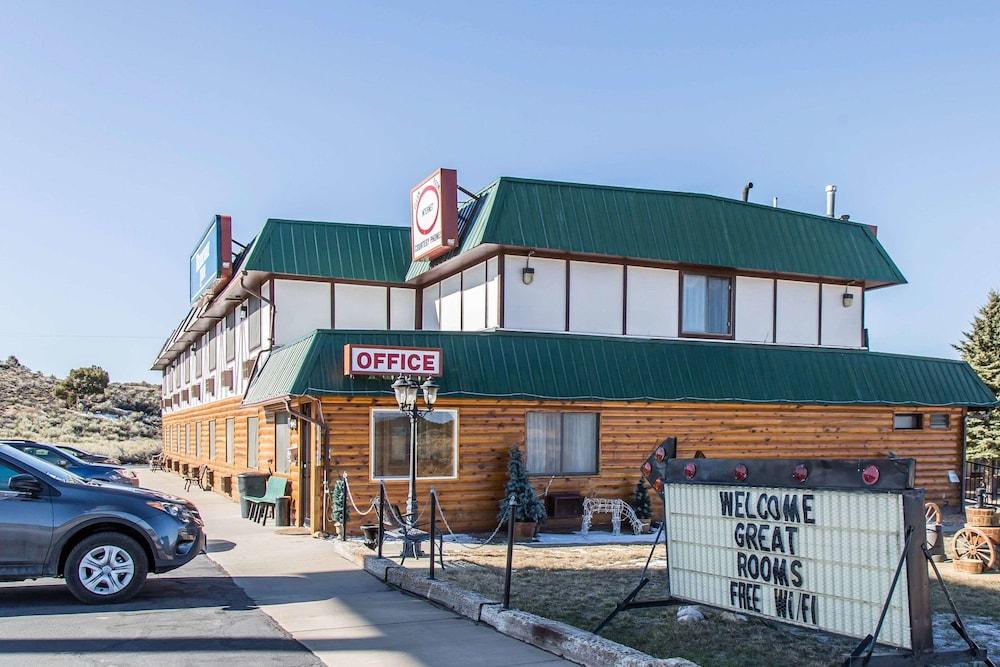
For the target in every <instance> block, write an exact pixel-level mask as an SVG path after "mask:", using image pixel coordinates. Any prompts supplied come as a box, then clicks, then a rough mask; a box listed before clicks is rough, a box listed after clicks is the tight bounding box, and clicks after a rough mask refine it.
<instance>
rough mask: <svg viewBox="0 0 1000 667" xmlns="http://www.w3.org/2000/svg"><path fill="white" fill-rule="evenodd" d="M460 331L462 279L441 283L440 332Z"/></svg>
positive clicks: (451, 277)
mask: <svg viewBox="0 0 1000 667" xmlns="http://www.w3.org/2000/svg"><path fill="white" fill-rule="evenodd" d="M461 330H462V277H461V275H454V276H450V277H448V278H445V279H444V280H442V281H441V331H461Z"/></svg>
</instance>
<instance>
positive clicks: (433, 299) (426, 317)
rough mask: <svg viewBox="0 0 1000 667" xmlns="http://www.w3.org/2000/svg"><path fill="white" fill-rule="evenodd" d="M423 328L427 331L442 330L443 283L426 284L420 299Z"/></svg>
mask: <svg viewBox="0 0 1000 667" xmlns="http://www.w3.org/2000/svg"><path fill="white" fill-rule="evenodd" d="M420 317H421V319H422V321H421V328H423V329H425V330H427V331H440V330H441V283H433V284H431V285H425V286H424V290H423V297H421V300H420Z"/></svg>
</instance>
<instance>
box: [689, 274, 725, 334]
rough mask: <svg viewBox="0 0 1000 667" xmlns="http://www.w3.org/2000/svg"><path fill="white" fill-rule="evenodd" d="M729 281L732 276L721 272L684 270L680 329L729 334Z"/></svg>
mask: <svg viewBox="0 0 1000 667" xmlns="http://www.w3.org/2000/svg"><path fill="white" fill-rule="evenodd" d="M732 285H733V282H732V279H731V278H727V277H723V276H703V275H698V274H693V273H685V274H683V279H682V281H681V333H682V334H691V335H694V336H721V337H728V336H731V335H732V317H731V312H730V310H731V309H730V304H731V300H730V296H731V294H732Z"/></svg>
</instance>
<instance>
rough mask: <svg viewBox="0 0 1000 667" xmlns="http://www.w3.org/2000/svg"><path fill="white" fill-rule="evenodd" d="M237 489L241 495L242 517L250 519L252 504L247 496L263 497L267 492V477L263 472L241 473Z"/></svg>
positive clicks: (237, 479) (238, 476)
mask: <svg viewBox="0 0 1000 667" xmlns="http://www.w3.org/2000/svg"><path fill="white" fill-rule="evenodd" d="M236 488H237V490H238V491H239V493H240V515H241V516H242V517H243V518H244V519H247V518H249V517H250V503H249V502H248V501H247V500H246V496H262V495H264V491H266V490H267V475H265V474H264V473H262V472H241V473H240V474H239V475H237V476H236Z"/></svg>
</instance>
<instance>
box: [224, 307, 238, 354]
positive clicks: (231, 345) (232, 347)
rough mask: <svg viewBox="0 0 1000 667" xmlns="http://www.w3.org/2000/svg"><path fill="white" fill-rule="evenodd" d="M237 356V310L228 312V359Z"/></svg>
mask: <svg viewBox="0 0 1000 667" xmlns="http://www.w3.org/2000/svg"><path fill="white" fill-rule="evenodd" d="M235 358H236V311H235V310H230V311H229V312H228V313H226V361H232V360H233V359H235Z"/></svg>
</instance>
